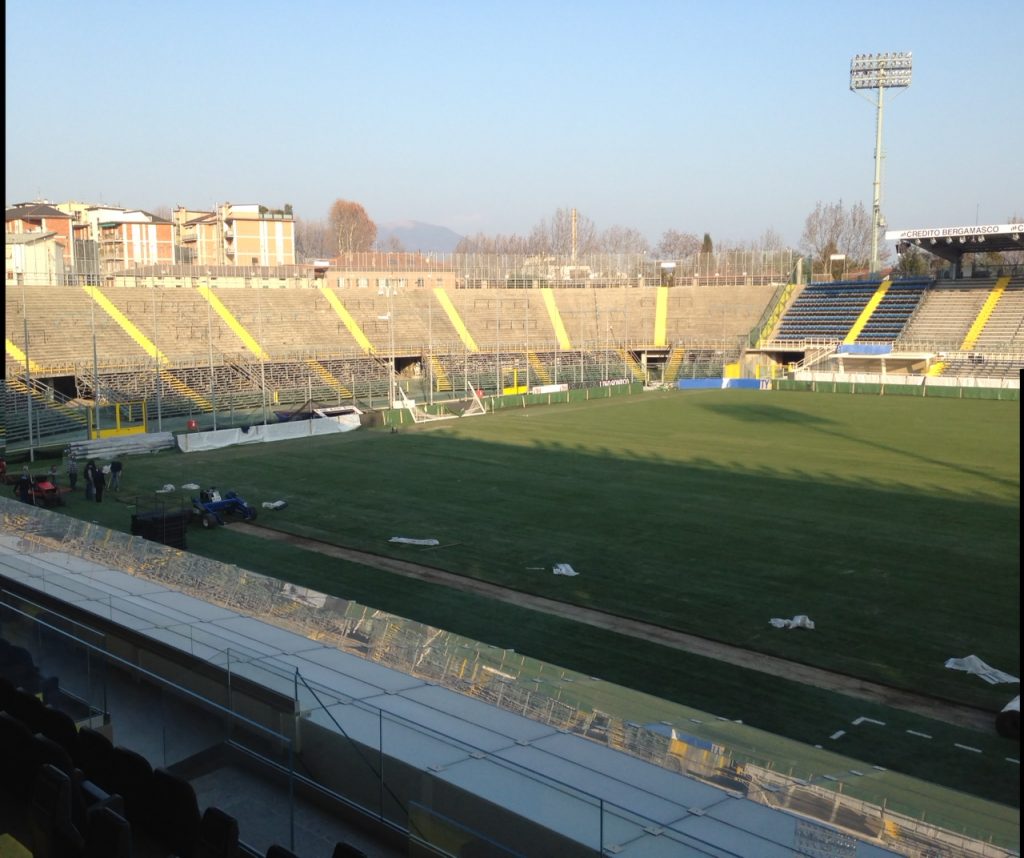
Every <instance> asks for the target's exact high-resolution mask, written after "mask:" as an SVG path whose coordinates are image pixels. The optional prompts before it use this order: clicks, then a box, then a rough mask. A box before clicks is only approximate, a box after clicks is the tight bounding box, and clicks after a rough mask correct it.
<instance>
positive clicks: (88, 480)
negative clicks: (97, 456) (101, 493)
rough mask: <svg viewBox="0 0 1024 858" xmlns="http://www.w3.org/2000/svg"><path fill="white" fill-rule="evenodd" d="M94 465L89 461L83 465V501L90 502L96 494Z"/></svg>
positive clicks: (95, 469)
mask: <svg viewBox="0 0 1024 858" xmlns="http://www.w3.org/2000/svg"><path fill="white" fill-rule="evenodd" d="M96 471H97V468H96V463H95V462H94V461H93V460H92V459H90V460H89V461H88V462H86V463H85V474H84V476H85V499H86V500H89V501H91V500H92V499H93V496H94V494H95V493H96Z"/></svg>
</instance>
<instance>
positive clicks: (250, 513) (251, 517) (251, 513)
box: [245, 506, 256, 521]
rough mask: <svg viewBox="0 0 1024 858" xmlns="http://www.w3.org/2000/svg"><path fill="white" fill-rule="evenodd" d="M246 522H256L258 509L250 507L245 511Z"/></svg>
mask: <svg viewBox="0 0 1024 858" xmlns="http://www.w3.org/2000/svg"><path fill="white" fill-rule="evenodd" d="M245 520H246V521H256V507H254V506H250V507H246V509H245Z"/></svg>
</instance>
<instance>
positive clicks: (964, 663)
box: [946, 655, 1020, 685]
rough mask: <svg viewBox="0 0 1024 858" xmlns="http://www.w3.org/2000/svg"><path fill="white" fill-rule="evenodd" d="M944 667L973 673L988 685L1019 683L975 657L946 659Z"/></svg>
mask: <svg viewBox="0 0 1024 858" xmlns="http://www.w3.org/2000/svg"><path fill="white" fill-rule="evenodd" d="M946 667H948V668H950V669H951V670H963V671H966V672H967V673H973V674H974V675H975V676H980V677H981V678H982V679H984V680H985V682H987V683H988V684H989V685H996V684H997V683H999V682H1020V679H1018V678H1017V677H1016V676H1011V675H1010V674H1008V673H1003V671H1001V670H996V669H995V668H994V667H989V666H988V665H987V664H985V662H983V661H982V660H981V659H980V658H978V657H977V656H976V655H968V656H965V657H964V658H951V659H947V661H946Z"/></svg>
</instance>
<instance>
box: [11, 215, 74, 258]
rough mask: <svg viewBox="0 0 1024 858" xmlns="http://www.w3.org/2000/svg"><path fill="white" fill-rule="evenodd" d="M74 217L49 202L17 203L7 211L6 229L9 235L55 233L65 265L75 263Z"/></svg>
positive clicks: (54, 237)
mask: <svg viewBox="0 0 1024 858" xmlns="http://www.w3.org/2000/svg"><path fill="white" fill-rule="evenodd" d="M73 222H74V219H73V217H72V216H71V215H69V214H68V213H67V212H62V211H61V210H60V209H58V208H57V207H56V206H53V205H51V204H50V203H48V202H39V201H37V202H31V203H15V204H14V205H13V206H11V207H10V208H9V209H7V210H6V212H5V224H4V231H5V233H6V234H7V235H8V236H11V235H24V234H26V233H44V232H50V233H53V234H54V235H53V240H54V241H55V242H56V243H57V244H58V245H59V246H60V248H61V255H62V257H63V262H64V267H65V268H70V267H72V266H73V265H74V263H75V246H74V241H73V237H72V234H73Z"/></svg>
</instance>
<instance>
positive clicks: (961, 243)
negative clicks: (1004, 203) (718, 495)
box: [885, 223, 1024, 274]
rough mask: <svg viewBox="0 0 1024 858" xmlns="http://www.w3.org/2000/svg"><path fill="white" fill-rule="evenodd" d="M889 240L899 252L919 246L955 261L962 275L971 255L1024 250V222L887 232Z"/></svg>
mask: <svg viewBox="0 0 1024 858" xmlns="http://www.w3.org/2000/svg"><path fill="white" fill-rule="evenodd" d="M885 238H886V241H895V242H896V251H897V252H898V253H902V252H904V251H905V250H907V249H908V248H909V247H919V248H920V249H921V250H926V251H928V252H929V253H931V254H933V255H934V256H938V257H939V258H940V259H945V260H946V261H947V262H952V263H953V264H954V265H955V266H956V268H957V274H959V273H960V268H961V264H962V262H963V257H964V256H965V255H966V254H968V253H1008V252H1010V251H1013V250H1024V223H996V224H973V225H970V226H947V227H935V228H923V229H895V230H888V231H887V232H886V233H885Z"/></svg>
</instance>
